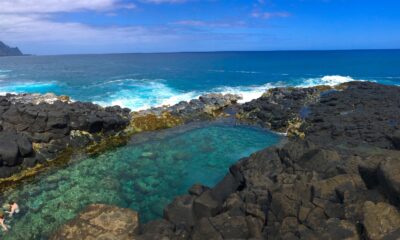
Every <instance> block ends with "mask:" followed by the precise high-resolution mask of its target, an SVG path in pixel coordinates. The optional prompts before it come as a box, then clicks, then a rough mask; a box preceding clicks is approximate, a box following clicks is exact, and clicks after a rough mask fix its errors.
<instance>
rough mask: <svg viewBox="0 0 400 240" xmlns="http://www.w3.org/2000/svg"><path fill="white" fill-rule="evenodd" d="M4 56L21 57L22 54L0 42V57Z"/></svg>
mask: <svg viewBox="0 0 400 240" xmlns="http://www.w3.org/2000/svg"><path fill="white" fill-rule="evenodd" d="M4 56H23V54H22V52H21V51H20V50H19V49H18V48H17V47H15V48H12V47H9V46H7V45H6V44H5V43H3V42H2V41H0V57H4Z"/></svg>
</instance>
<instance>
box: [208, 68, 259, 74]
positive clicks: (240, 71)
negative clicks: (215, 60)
mask: <svg viewBox="0 0 400 240" xmlns="http://www.w3.org/2000/svg"><path fill="white" fill-rule="evenodd" d="M208 71H209V72H216V73H244V74H258V73H261V72H257V71H245V70H237V71H226V70H223V69H212V70H208Z"/></svg>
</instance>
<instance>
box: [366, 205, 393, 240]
mask: <svg viewBox="0 0 400 240" xmlns="http://www.w3.org/2000/svg"><path fill="white" fill-rule="evenodd" d="M363 211H364V219H363V225H364V228H365V231H366V235H367V238H368V239H370V240H378V239H399V238H400V214H399V212H398V211H397V209H396V208H395V207H393V206H392V205H389V204H387V203H384V202H379V203H377V204H374V203H373V202H370V201H367V202H365V203H364V207H363Z"/></svg>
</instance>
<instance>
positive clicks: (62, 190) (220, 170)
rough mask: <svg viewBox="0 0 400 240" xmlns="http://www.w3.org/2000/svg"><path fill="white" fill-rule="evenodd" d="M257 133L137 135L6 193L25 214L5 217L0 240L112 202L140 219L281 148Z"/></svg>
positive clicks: (187, 130)
mask: <svg viewBox="0 0 400 240" xmlns="http://www.w3.org/2000/svg"><path fill="white" fill-rule="evenodd" d="M279 140H280V137H279V136H277V135H275V134H273V133H271V132H267V131H264V130H262V129H258V128H252V127H247V126H235V125H231V124H226V123H207V124H200V125H193V124H192V125H188V126H182V127H178V128H175V129H169V130H163V131H159V132H152V133H145V134H139V135H136V136H134V137H133V138H132V140H131V141H130V143H129V144H127V145H126V146H124V147H120V148H118V149H115V150H113V151H109V152H106V153H104V154H102V155H100V156H97V157H89V158H88V157H85V158H77V159H75V160H72V161H71V163H70V164H69V165H68V166H65V167H62V168H61V169H54V170H53V171H51V172H47V173H45V174H42V175H40V176H37V177H36V178H35V179H34V180H33V181H31V182H29V183H25V184H23V185H20V186H19V187H17V188H16V189H13V190H9V191H7V192H5V193H4V194H3V196H2V198H1V200H2V201H3V202H2V204H3V203H6V202H8V201H9V200H15V201H17V202H18V203H19V205H20V208H21V212H20V213H19V214H18V215H17V216H15V217H14V218H13V219H11V220H8V224H9V225H10V226H11V230H10V231H9V232H7V233H2V236H1V237H2V239H24V240H25V239H46V238H47V237H48V236H49V234H51V233H52V232H53V231H54V230H56V229H57V228H58V227H59V226H60V225H62V224H63V223H65V222H66V221H68V220H70V219H72V218H74V217H75V216H76V214H77V213H78V212H79V211H80V210H82V209H83V208H84V207H85V206H86V205H88V204H92V203H105V204H113V205H117V206H120V207H125V208H131V209H133V210H135V211H138V212H139V213H140V216H141V221H142V222H147V221H150V220H152V219H156V218H159V217H161V216H162V213H163V208H164V207H165V206H166V205H167V204H168V203H170V202H171V200H173V199H174V197H176V196H177V195H181V194H184V193H186V191H187V189H188V188H189V187H190V186H191V185H193V184H194V183H202V184H204V185H207V186H210V187H212V186H214V185H215V184H216V183H217V182H218V181H219V180H221V179H222V178H223V177H224V175H225V174H226V173H227V171H228V167H229V166H230V165H232V164H233V163H235V162H236V161H238V160H239V159H240V158H242V157H245V156H248V155H250V154H251V153H253V152H255V151H257V150H260V149H262V148H264V147H267V146H271V145H273V144H276V143H278V142H279Z"/></svg>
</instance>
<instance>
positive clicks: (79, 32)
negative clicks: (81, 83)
mask: <svg viewBox="0 0 400 240" xmlns="http://www.w3.org/2000/svg"><path fill="white" fill-rule="evenodd" d="M176 38H177V36H176V35H174V34H172V33H169V32H168V31H166V30H165V29H162V28H145V27H142V26H126V27H125V26H124V27H121V26H107V27H94V26H90V25H86V24H82V23H77V22H55V21H52V19H51V18H50V16H48V15H43V14H42V15H38V14H25V15H23V16H22V15H15V14H0V39H1V40H3V41H5V42H9V43H10V44H11V45H16V46H19V47H21V49H22V50H25V52H27V53H52V52H54V53H70V52H71V51H70V50H69V49H67V48H71V49H72V51H73V52H76V51H79V50H80V51H83V52H96V51H97V52H98V51H102V48H106V49H114V51H123V47H126V46H129V47H131V49H141V48H143V47H146V46H150V45H154V44H155V43H160V44H163V42H166V41H167V42H173V41H174V40H175V39H176ZM94 41H95V43H94ZM47 45H48V46H51V47H49V48H48V49H46V46H47ZM32 46H37V47H38V48H39V49H42V52H36V51H35V49H34V47H32Z"/></svg>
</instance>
